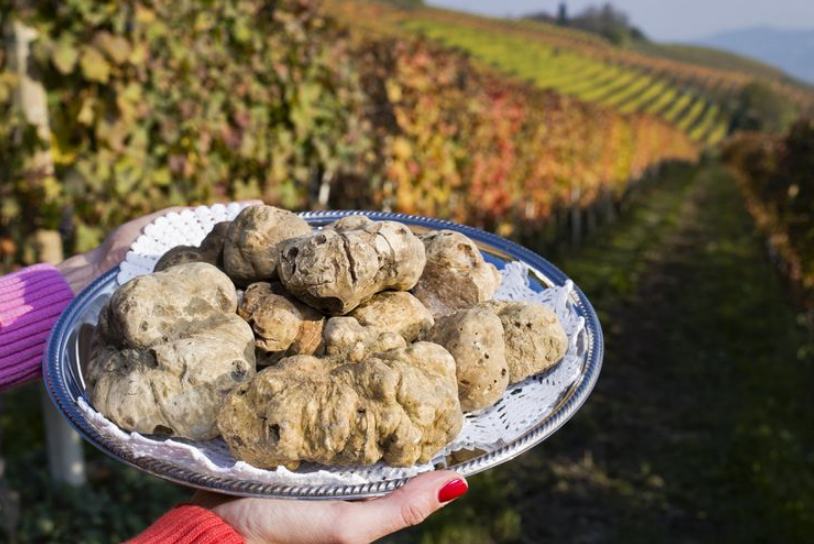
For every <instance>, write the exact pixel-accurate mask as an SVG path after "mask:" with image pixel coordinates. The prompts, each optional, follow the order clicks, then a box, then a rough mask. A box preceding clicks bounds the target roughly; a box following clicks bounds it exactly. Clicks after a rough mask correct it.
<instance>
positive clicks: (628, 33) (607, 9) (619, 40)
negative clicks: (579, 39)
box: [526, 2, 647, 45]
mask: <svg viewBox="0 0 814 544" xmlns="http://www.w3.org/2000/svg"><path fill="white" fill-rule="evenodd" d="M526 18H527V19H533V20H537V21H545V22H549V23H554V24H558V25H560V26H568V27H572V28H577V29H579V30H584V31H586V32H591V33H593V34H598V35H599V36H602V37H603V38H605V39H607V40H609V41H610V42H611V43H614V44H617V45H624V44H626V43H630V42H635V41H647V36H645V34H644V33H643V32H642V31H641V30H640V29H639V28H637V27H635V26H633V24H631V22H630V18H629V17H628V15H627V14H626V13H625V12H623V11H622V10H620V9H618V8H616V7H614V6H613V4H611V3H606V4H603V5H601V6H588V7H587V8H585V9H584V10H582V11H581V12H580V13H578V14H577V15H574V16H569V15H568V8H567V6H566V4H565V3H564V2H563V3H561V4H560V6H559V9H558V10H557V15H556V16H555V15H550V14H549V13H546V12H544V11H541V12H538V13H532V14H530V15H526Z"/></svg>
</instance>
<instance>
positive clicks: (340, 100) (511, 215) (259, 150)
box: [0, 0, 698, 266]
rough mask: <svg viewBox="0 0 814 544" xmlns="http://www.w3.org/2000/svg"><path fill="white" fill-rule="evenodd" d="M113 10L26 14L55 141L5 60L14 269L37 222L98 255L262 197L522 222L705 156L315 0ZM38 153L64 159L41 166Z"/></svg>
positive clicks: (668, 134)
mask: <svg viewBox="0 0 814 544" xmlns="http://www.w3.org/2000/svg"><path fill="white" fill-rule="evenodd" d="M115 4H116V5H118V3H115ZM113 5H114V3H112V2H111V3H104V2H102V3H99V2H87V3H82V2H79V3H75V4H74V3H72V4H67V5H64V6H60V7H59V8H54V7H53V6H51V5H50V4H37V6H39V7H37V8H36V9H34V8H32V9H31V10H29V11H26V12H21V14H22V16H23V19H24V20H25V21H26V22H27V23H28V24H30V25H31V26H32V27H34V28H36V29H38V30H39V37H38V39H37V40H36V41H35V42H33V44H32V48H33V50H32V61H33V63H34V67H35V69H36V70H37V72H38V73H39V74H40V78H41V81H42V83H43V86H44V88H45V91H46V93H47V101H48V110H49V114H50V125H49V134H48V135H45V136H43V135H42V134H41V131H39V130H34V129H35V127H33V126H32V125H31V124H26V123H25V120H24V119H23V116H22V115H21V113H20V111H19V110H18V109H17V107H16V106H15V101H14V96H15V92H14V85H15V77H16V75H15V74H14V73H12V72H11V71H10V70H9V69H8V68H6V69H4V71H3V72H2V76H0V84H2V85H3V88H2V90H3V92H0V107H2V108H3V111H4V112H5V115H6V118H7V120H8V122H7V123H5V124H4V125H3V126H2V129H0V153H2V156H3V157H5V158H7V159H8V160H7V161H5V162H4V164H3V167H4V172H3V176H4V180H3V183H2V186H0V198H2V201H3V206H2V208H0V236H1V237H3V239H4V240H6V242H4V244H3V248H4V252H5V253H4V255H3V256H0V258H2V259H3V261H4V262H5V263H6V265H7V266H11V265H12V264H13V263H15V262H19V260H20V259H23V261H29V260H31V259H33V258H34V256H32V255H30V253H26V251H25V246H26V243H25V241H26V240H27V237H28V236H30V235H31V233H32V231H33V230H35V229H56V228H59V229H60V231H61V232H62V233H63V235H64V237H65V241H66V247H67V249H68V250H69V251H83V250H86V249H88V248H90V247H93V246H95V245H96V244H97V243H98V242H99V240H100V239H101V236H102V235H103V233H104V232H106V231H107V230H109V229H110V228H111V227H112V226H115V225H117V224H120V223H121V222H123V221H125V220H126V219H128V218H131V217H134V216H138V215H141V214H143V213H145V212H147V211H149V210H152V209H156V208H159V207H162V206H165V205H178V204H184V205H189V204H196V203H202V202H212V201H217V200H231V199H240V198H247V197H257V196H259V197H262V198H263V199H264V200H265V201H267V202H269V203H273V204H278V205H282V206H285V207H287V208H292V209H303V208H313V207H325V206H331V207H345V208H347V207H357V208H385V209H392V210H397V211H401V212H407V213H417V214H425V215H432V216H438V217H445V218H450V219H454V220H457V221H460V222H465V223H469V224H473V225H477V226H481V227H485V228H489V229H492V230H496V231H498V232H500V233H502V234H505V235H509V234H516V235H518V236H520V235H524V234H529V233H533V232H535V231H538V230H540V229H541V228H543V227H544V226H547V225H548V223H550V222H551V221H553V220H554V219H555V218H557V217H559V216H561V215H562V214H559V213H558V212H559V211H563V210H564V211H567V212H568V213H570V214H571V216H572V217H578V216H579V215H580V214H581V213H583V211H586V210H588V211H590V210H593V211H596V210H597V209H599V208H602V209H609V208H610V207H612V206H613V205H614V202H615V201H618V199H619V198H621V196H622V195H623V194H624V193H625V191H626V189H627V187H628V184H629V183H631V182H633V181H635V180H636V179H638V178H640V177H642V176H643V175H645V174H646V173H647V172H648V171H652V170H653V169H655V168H657V167H658V166H659V165H660V164H662V163H664V162H669V161H693V160H695V159H696V157H697V155H698V147H697V146H696V145H695V144H694V143H693V142H692V141H691V140H690V139H689V138H688V137H687V135H686V134H685V133H683V132H681V131H680V130H678V129H676V128H674V127H673V126H671V125H670V124H668V123H667V122H665V121H663V120H659V119H658V118H656V117H654V116H650V115H646V114H643V113H642V114H634V115H622V114H620V113H617V112H615V111H614V110H612V109H610V108H603V107H600V106H597V105H593V104H591V103H586V102H582V101H579V100H576V99H573V98H570V97H568V96H564V95H561V94H557V93H555V92H553V91H549V90H541V89H539V88H538V87H537V86H535V85H533V84H531V83H525V82H522V81H516V80H512V79H506V78H505V77H502V76H501V75H500V74H499V73H496V72H494V71H493V70H490V69H488V68H485V67H483V66H480V65H478V64H475V63H473V62H472V61H471V60H469V58H468V57H467V56H466V55H463V54H461V53H459V52H456V51H452V50H449V49H448V48H444V47H442V46H439V45H437V44H435V43H433V42H431V41H427V40H424V39H422V38H419V37H415V36H409V35H404V36H387V35H370V34H369V33H367V32H364V31H359V28H357V27H355V26H347V25H344V24H342V23H337V22H335V21H334V20H333V19H331V18H330V17H326V16H325V15H324V14H323V13H321V12H320V11H318V10H315V9H313V8H312V7H311V6H310V3H308V2H305V1H304V0H303V1H299V0H288V1H286V2H274V3H269V2H264V1H261V0H256V1H234V2H222V3H219V4H218V6H219V7H217V8H216V9H215V8H213V9H210V8H203V7H200V6H199V5H198V4H197V3H196V2H180V3H179V2H174V3H170V2H165V1H155V2H151V3H143V2H127V3H125V4H123V6H125V7H126V9H113ZM238 6H239V9H238ZM272 6H273V9H272ZM9 14H10V12H9V11H8V9H6V10H5V11H4V12H3V16H4V17H8V16H9ZM185 21H195V24H193V25H188V24H185V23H184V22H185ZM215 21H219V23H218V24H220V25H225V26H224V28H226V29H227V30H228V32H223V33H213V28H214V26H213V25H215ZM170 29H173V31H172V32H170ZM192 52H195V54H193V53H192ZM597 66H598V67H600V68H601V65H597ZM598 77H599V76H598ZM585 92H590V91H587V90H586V91H585ZM687 105H688V107H691V106H690V104H689V103H688V104H687ZM665 109H668V108H667V106H665ZM11 120H14V123H12V122H11ZM43 150H46V152H47V153H48V154H49V155H50V157H51V159H52V162H53V167H52V170H51V171H48V169H45V170H43V169H42V168H40V169H39V170H37V169H36V168H35V167H33V166H32V164H33V163H32V161H31V159H32V157H34V156H37V155H38V154H40V153H42V151H43ZM110 201H115V202H117V206H110V205H109V202H110ZM586 213H587V212H586ZM594 215H595V214H594ZM21 216H24V217H27V218H30V220H29V221H26V222H24V223H23V222H19V221H17V220H16V219H17V218H18V217H21Z"/></svg>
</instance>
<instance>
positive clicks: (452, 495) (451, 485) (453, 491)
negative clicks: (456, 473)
mask: <svg viewBox="0 0 814 544" xmlns="http://www.w3.org/2000/svg"><path fill="white" fill-rule="evenodd" d="M467 491H469V485H468V484H467V483H466V481H465V480H462V479H461V478H455V479H454V480H452V481H449V482H447V483H446V484H444V487H442V488H441V491H439V492H438V502H449V501H451V500H454V499H457V498H458V497H460V496H461V495H463V494H464V493H466V492H467Z"/></svg>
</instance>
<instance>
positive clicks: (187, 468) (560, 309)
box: [43, 205, 603, 499]
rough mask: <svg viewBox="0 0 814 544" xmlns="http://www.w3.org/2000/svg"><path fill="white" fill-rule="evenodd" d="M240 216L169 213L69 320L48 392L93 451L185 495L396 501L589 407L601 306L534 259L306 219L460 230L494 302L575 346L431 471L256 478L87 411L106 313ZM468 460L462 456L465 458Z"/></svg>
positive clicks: (495, 459)
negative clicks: (525, 310) (417, 482)
mask: <svg viewBox="0 0 814 544" xmlns="http://www.w3.org/2000/svg"><path fill="white" fill-rule="evenodd" d="M239 210H240V206H238V205H230V206H223V205H216V206H212V207H200V208H196V209H193V210H188V211H185V212H183V213H181V214H170V215H168V216H166V218H160V219H159V220H157V221H156V222H155V223H153V224H152V225H150V226H148V227H147V228H145V231H144V234H142V236H141V237H140V238H139V239H138V240H137V241H136V242H135V243H134V244H133V246H132V248H131V249H132V250H131V252H130V253H128V256H127V258H126V260H125V262H123V263H121V264H120V265H119V267H117V268H115V269H113V270H110V271H109V272H107V273H106V274H105V275H103V276H102V277H100V278H98V279H97V280H96V281H94V282H93V283H92V284H91V285H89V286H88V287H87V288H86V289H85V290H84V291H82V292H81V293H80V294H79V295H78V296H77V297H76V299H74V301H73V302H72V303H71V304H70V306H68V308H67V309H66V310H65V311H64V312H63V313H62V315H61V316H60V318H59V320H58V321H57V323H56V326H55V327H54V330H53V331H52V333H51V336H50V339H49V341H48V346H47V350H46V356H45V359H44V361H43V374H44V381H45V385H46V389H47V390H48V393H49V395H50V396H51V399H52V400H53V402H54V404H55V405H56V406H57V408H58V409H59V411H60V412H61V413H62V414H63V415H64V416H65V418H66V419H67V420H68V421H69V422H70V424H71V425H72V426H73V427H74V428H75V429H76V430H77V432H79V434H80V435H82V436H83V437H84V438H85V439H86V440H87V441H88V442H90V443H91V444H93V445H94V446H96V447H97V448H99V449H100V450H102V451H103V452H105V453H106V454H108V455H110V456H111V457H114V458H116V459H118V460H119V461H121V462H123V463H126V464H128V465H131V466H134V467H136V468H138V469H140V470H143V471H145V472H147V473H149V474H152V475H155V476H158V477H161V478H164V479H166V480H169V481H172V482H175V483H178V484H182V485H185V486H189V487H193V488H198V489H205V490H209V491H215V492H220V493H226V494H231V495H238V496H257V497H270V498H291V499H362V498H370V497H374V496H378V495H382V494H385V493H387V492H389V491H392V490H394V489H396V488H398V487H400V486H402V485H403V484H404V483H405V482H406V481H408V480H409V478H410V477H412V476H415V475H416V474H418V473H420V472H423V471H427V470H433V469H437V468H449V469H452V470H455V471H458V472H459V473H461V474H463V475H464V476H470V475H472V474H476V473H478V472H481V471H483V470H486V469H489V468H492V467H494V466H496V465H499V464H501V463H505V462H506V461H509V460H510V459H512V458H514V457H516V456H518V455H520V454H521V453H523V452H525V451H527V450H529V449H530V448H532V447H533V446H535V445H537V444H539V443H540V442H542V441H543V440H545V439H546V438H548V437H549V436H551V435H552V434H553V433H554V432H555V431H556V430H557V429H559V428H560V427H561V426H562V425H563V424H564V423H565V422H566V421H567V420H568V419H569V418H570V417H571V416H573V415H574V414H575V413H576V412H577V411H578V410H579V408H580V407H581V406H582V405H583V403H584V402H585V400H586V399H587V398H588V396H589V395H590V393H591V390H592V389H593V387H594V385H595V384H596V381H597V378H598V376H599V372H600V369H601V366H602V356H603V340H602V330H601V328H600V324H599V320H598V318H597V315H596V312H595V311H594V309H593V308H592V307H591V304H590V302H589V301H588V299H587V298H586V297H585V295H584V294H583V293H582V291H580V290H579V288H578V287H576V286H575V285H574V284H573V282H571V281H570V280H569V279H568V278H567V277H566V276H565V275H564V274H563V273H562V272H560V271H559V270H558V269H557V268H556V267H555V266H553V265H552V264H551V263H549V262H548V261H546V260H545V259H543V258H542V257H540V256H539V255H537V254H535V253H533V252H531V251H529V250H528V249H526V248H524V247H522V246H520V245H518V244H515V243H514V242H510V241H508V240H506V239H504V238H501V237H499V236H495V235H493V234H489V233H486V232H484V231H481V230H477V229H474V228H470V227H465V226H461V225H458V224H455V223H451V222H447V221H440V220H437V219H430V218H425V217H418V216H409V215H401V214H393V213H386V212H350V211H326V212H306V213H302V214H300V215H301V216H302V217H303V218H304V219H305V220H306V221H308V222H309V224H311V225H312V227H314V228H315V229H316V228H321V227H322V226H324V225H326V224H328V223H331V222H333V221H335V220H337V219H340V218H342V217H345V216H347V215H355V214H358V215H366V216H368V217H370V218H371V219H373V220H379V221H381V220H390V221H399V222H401V223H404V224H405V225H407V226H409V227H410V228H411V229H412V230H413V231H414V232H415V233H416V234H422V233H426V232H428V231H431V230H440V229H450V230H455V231H458V232H461V233H463V234H465V235H466V236H468V237H469V238H471V239H472V240H473V241H474V242H475V243H476V244H477V245H478V247H479V248H480V250H481V252H482V254H483V255H484V257H485V258H486V260H488V261H489V262H491V263H493V264H495V266H497V268H498V269H499V270H501V274H502V275H503V278H504V285H503V286H501V290H499V291H498V293H497V294H496V296H495V298H506V299H531V300H537V301H539V302H540V303H542V304H546V305H548V306H550V307H552V309H554V311H555V312H556V313H557V315H558V317H559V318H560V320H561V321H562V322H563V324H564V326H565V328H566V332H568V335H569V348H568V352H567V353H566V356H565V359H564V360H563V362H561V363H560V364H559V365H558V366H556V367H554V368H553V369H550V370H548V371H546V372H544V373H542V374H539V375H537V376H532V377H531V378H529V379H527V380H526V381H524V382H521V383H519V384H513V385H511V386H509V388H508V390H507V391H506V393H505V394H504V396H503V398H502V399H501V400H500V401H498V403H497V404H495V405H494V406H492V407H490V408H487V409H485V410H482V411H480V412H478V413H475V414H467V415H466V419H465V423H464V429H463V430H462V431H461V435H460V436H459V437H458V438H457V439H455V440H454V441H453V442H452V443H451V444H450V445H449V446H448V447H447V448H445V450H443V451H442V452H440V453H439V455H438V456H437V457H436V458H435V459H433V460H432V462H431V463H428V464H426V465H422V466H417V467H410V468H406V469H405V468H395V467H387V466H384V465H381V464H379V465H375V466H373V467H338V468H337V467H320V466H307V465H304V466H302V467H301V468H299V469H297V471H294V472H292V471H287V470H286V469H284V468H281V469H277V470H276V471H266V470H260V469H256V468H254V467H252V466H250V465H248V464H246V463H243V462H240V461H236V460H235V459H234V458H233V457H231V454H230V453H229V451H228V449H227V448H226V446H225V444H224V443H223V441H222V440H221V439H220V438H217V439H215V440H212V441H207V442H206V443H194V442H189V441H183V440H179V439H170V438H166V437H152V436H142V435H139V434H137V433H128V432H124V431H122V430H121V429H119V428H118V427H116V426H115V425H114V424H112V423H111V422H110V421H108V420H106V419H105V418H104V416H102V415H101V414H98V413H97V412H95V411H94V410H93V407H92V406H90V405H89V404H88V398H87V392H86V388H85V382H84V379H83V368H84V365H85V364H86V363H87V360H88V357H89V353H90V351H91V346H92V344H93V341H94V336H95V325H96V321H97V316H98V314H99V311H100V310H101V308H102V307H103V306H104V304H105V302H106V301H107V299H108V298H109V297H110V295H111V294H112V293H113V292H114V291H115V290H116V288H117V287H118V286H119V285H120V284H121V283H124V282H125V281H127V280H128V279H130V278H131V277H135V276H137V275H140V274H144V273H149V272H150V271H152V266H153V265H154V264H155V261H156V260H157V259H158V257H160V255H161V254H162V253H163V252H164V251H166V250H167V249H169V248H170V247H173V246H175V245H181V244H185V245H190V244H192V245H195V244H197V243H199V242H200V239H201V238H202V237H203V236H204V235H205V234H206V232H208V230H209V229H211V228H212V226H213V225H214V223H215V222H216V221H218V220H224V219H232V218H233V217H234V216H235V215H236V214H237V213H238V212H239ZM456 453H457V454H456Z"/></svg>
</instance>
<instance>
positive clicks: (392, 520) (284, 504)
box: [192, 471, 467, 544]
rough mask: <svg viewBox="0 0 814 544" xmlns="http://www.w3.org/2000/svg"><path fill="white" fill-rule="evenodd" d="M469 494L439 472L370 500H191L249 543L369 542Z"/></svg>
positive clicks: (200, 495)
mask: <svg viewBox="0 0 814 544" xmlns="http://www.w3.org/2000/svg"><path fill="white" fill-rule="evenodd" d="M466 491H467V484H466V480H464V479H463V478H461V477H460V476H459V475H458V474H456V473H454V472H449V471H436V472H429V473H425V474H421V475H420V476H417V477H416V478H414V479H412V480H410V481H409V482H408V483H407V484H406V485H405V486H404V487H402V488H400V489H397V490H396V491H394V492H392V493H390V494H389V495H387V496H385V497H381V498H379V499H373V500H370V501H359V502H344V501H324V502H321V501H294V500H276V499H237V498H233V497H227V496H224V495H216V494H214V493H207V492H202V491H199V492H197V493H196V494H195V496H194V497H193V499H192V502H193V503H195V504H198V505H199V506H203V507H205V508H209V509H210V510H212V511H213V512H214V513H215V514H217V515H218V516H220V518H221V519H223V520H224V521H225V522H226V523H228V524H229V525H231V526H232V528H234V529H235V530H236V531H237V532H238V533H239V534H240V535H241V536H242V537H243V538H244V539H245V540H246V544H368V543H370V542H373V541H374V540H377V539H379V538H382V537H383V536H386V535H389V534H390V533H394V532H396V531H398V530H400V529H404V528H405V527H409V526H411V525H418V524H419V523H421V522H422V521H424V520H425V519H426V518H427V517H428V516H429V515H430V514H432V513H433V512H435V511H436V510H438V509H439V508H441V507H442V506H444V505H445V504H447V503H448V502H450V501H452V500H453V499H456V498H457V497H460V496H461V495H463V494H464V493H466Z"/></svg>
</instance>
